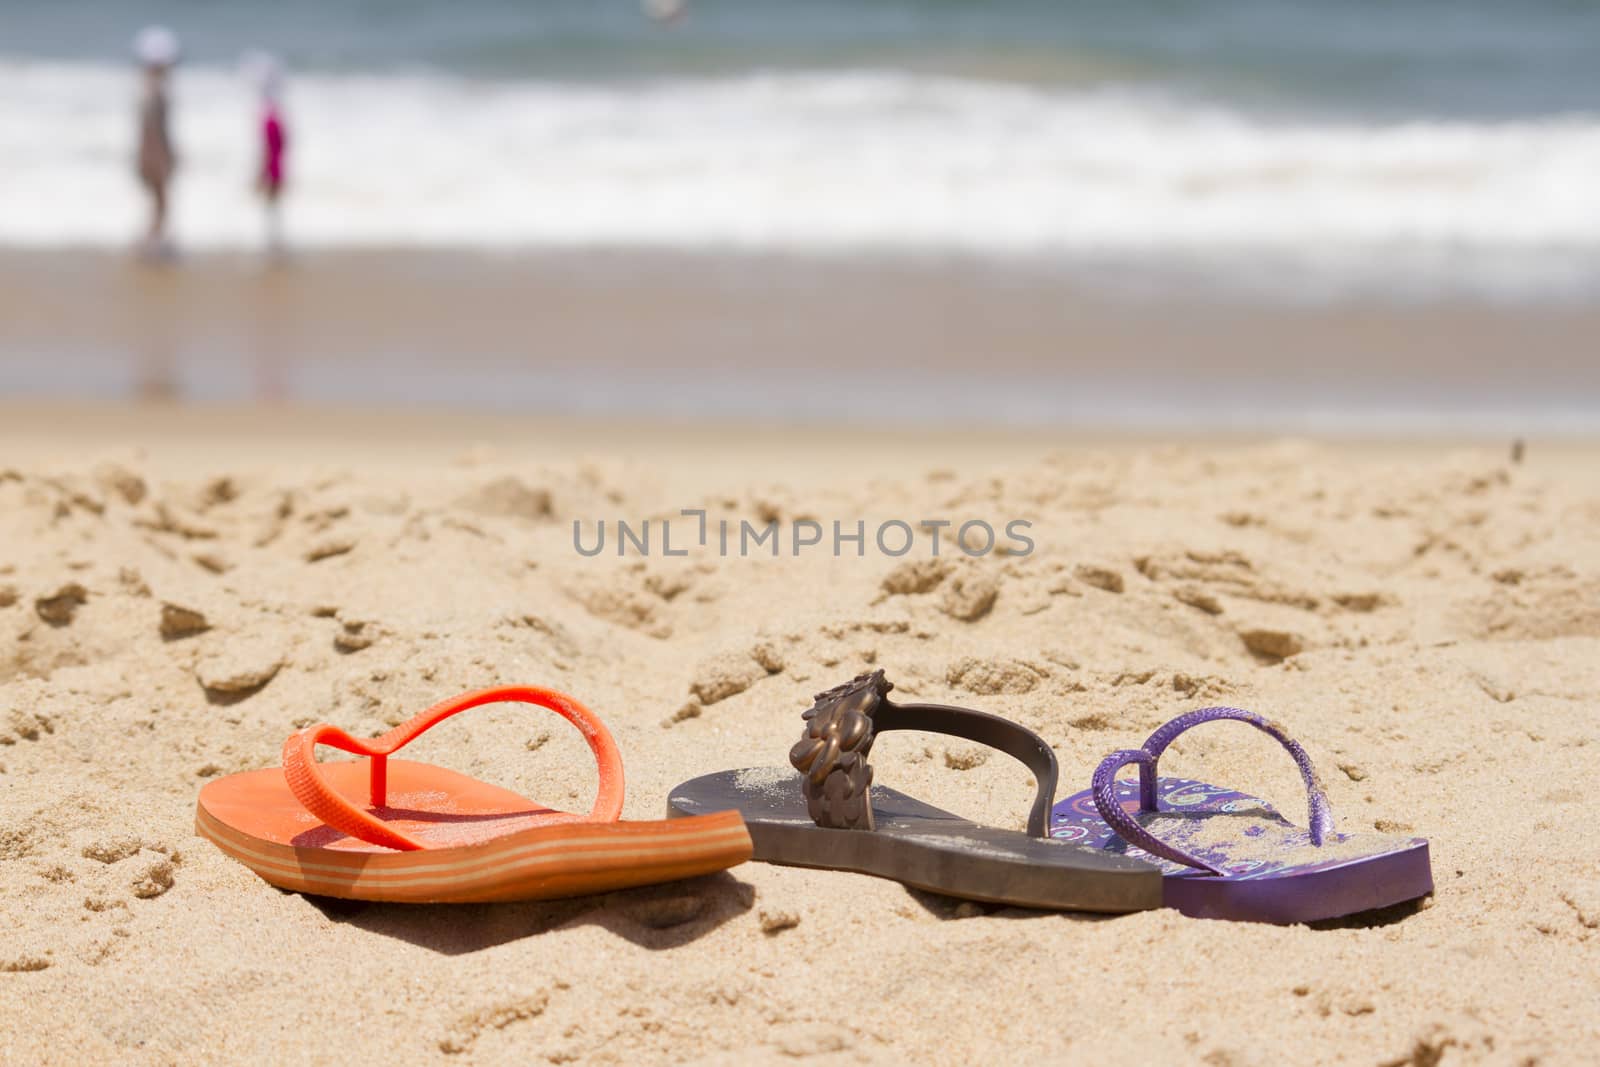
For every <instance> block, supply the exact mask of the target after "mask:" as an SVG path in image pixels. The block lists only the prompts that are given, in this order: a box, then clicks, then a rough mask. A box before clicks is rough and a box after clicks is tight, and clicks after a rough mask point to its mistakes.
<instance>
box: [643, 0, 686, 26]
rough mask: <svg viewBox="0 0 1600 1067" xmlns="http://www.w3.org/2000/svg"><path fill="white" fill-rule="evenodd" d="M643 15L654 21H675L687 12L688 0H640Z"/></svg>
mask: <svg viewBox="0 0 1600 1067" xmlns="http://www.w3.org/2000/svg"><path fill="white" fill-rule="evenodd" d="M639 6H640V7H641V8H643V10H644V13H645V16H646V17H647V18H650V19H653V20H655V21H656V22H661V23H668V22H677V21H678V20H679V19H681V18H682V17H683V16H684V15H685V14H687V13H688V9H689V2H688V0H640V5H639Z"/></svg>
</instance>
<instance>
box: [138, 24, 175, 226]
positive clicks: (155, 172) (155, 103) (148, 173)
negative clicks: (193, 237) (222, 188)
mask: <svg viewBox="0 0 1600 1067" xmlns="http://www.w3.org/2000/svg"><path fill="white" fill-rule="evenodd" d="M133 51H134V55H135V56H136V57H137V58H138V60H139V63H140V65H141V66H143V68H144V91H143V95H142V97H141V99H140V101H139V148H138V157H137V165H138V173H139V181H140V182H141V183H143V185H144V187H145V190H146V191H147V192H148V193H149V194H150V225H149V228H148V229H147V230H146V231H145V237H144V243H143V248H144V251H145V252H146V253H151V254H157V255H160V254H164V253H166V252H167V251H168V250H169V246H168V244H167V239H166V230H167V210H168V187H169V186H170V185H171V183H172V176H173V173H174V172H175V171H176V170H177V166H178V158H177V153H176V152H174V151H173V147H172V130H171V118H170V114H169V112H170V107H169V104H168V98H167V76H168V73H169V72H170V71H171V70H172V67H173V65H174V64H176V63H177V62H178V55H179V46H178V37H177V35H176V34H174V33H173V32H172V31H171V30H169V29H167V28H166V27H165V26H146V27H145V28H144V29H142V30H140V31H139V34H138V36H136V37H135V38H134V39H133Z"/></svg>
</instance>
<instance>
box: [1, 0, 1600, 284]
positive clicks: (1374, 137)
mask: <svg viewBox="0 0 1600 1067" xmlns="http://www.w3.org/2000/svg"><path fill="white" fill-rule="evenodd" d="M146 21H162V22H165V23H167V24H169V25H171V26H172V27H173V28H174V29H176V30H177V31H178V32H179V34H180V35H181V36H182V37H183V39H184V41H185V45H186V58H185V63H184V65H183V66H182V68H181V69H180V71H179V72H178V74H177V77H176V80H175V83H174V90H173V91H174V115H175V132H176V137H177V141H178V147H179V151H180V154H181V158H182V163H183V170H182V173H181V177H180V184H179V186H178V189H177V204H176V211H175V229H176V232H177V235H178V237H179V239H180V240H181V241H182V242H183V243H184V244H185V245H187V246H189V247H192V248H202V249H204V248H240V247H250V246H252V245H254V244H256V243H257V242H258V241H259V239H260V232H261V220H260V218H259V217H258V213H257V211H256V210H255V209H254V208H253V205H252V202H251V199H250V196H249V184H250V180H251V175H252V167H253V160H254V151H255V149H254V146H253V143H252V136H253V132H254V130H253V118H252V116H253V106H254V105H253V99H252V91H251V89H250V87H249V86H248V84H246V82H245V80H244V79H243V78H242V77H241V76H240V74H239V73H238V59H239V56H240V54H241V53H242V52H244V51H245V50H246V49H251V48H266V49H270V50H273V51H275V52H277V53H279V54H281V55H282V56H283V57H284V58H285V60H286V62H287V64H288V66H289V69H290V72H291V74H290V79H289V85H288V94H287V107H288V112H289V117H290V124H291V137H292V148H291V152H292V155H291V164H290V165H291V181H292V183H293V184H292V199H291V201H290V203H289V215H288V226H289V233H290V235H291V238H292V240H293V241H295V242H296V243H297V244H299V245H301V246H309V247H317V246H323V247H341V246H345V247H347V246H379V247H386V246H399V247H407V246H422V247H427V246H437V247H460V246H467V247H484V248H492V249H516V248H527V247H536V248H548V247H597V246H649V247H668V248H708V249H717V248H736V249H741V250H751V249H754V250H766V249H771V250H777V251H784V252H800V253H819V254H828V255H833V254H854V253H860V252H889V253H895V254H903V253H909V254H916V255H962V256H982V257H995V258H1000V259H1028V258H1038V257H1043V258H1047V259H1066V260H1073V259H1076V260H1083V261H1099V260H1104V261H1108V262H1115V263H1119V264H1121V263H1134V264H1147V265H1149V264H1156V265H1171V264H1174V263H1178V264H1188V265H1190V266H1191V267H1193V268H1194V270H1195V272H1197V273H1199V274H1201V275H1207V274H1210V273H1218V274H1224V275H1229V276H1239V277H1243V276H1250V277H1255V278H1261V277H1266V278H1272V277H1275V276H1278V275H1280V274H1284V275H1286V276H1292V277H1293V278H1294V279H1295V284H1296V285H1300V286H1307V285H1313V286H1324V287H1326V288H1328V289H1330V290H1332V289H1344V288H1349V287H1357V288H1366V289H1370V290H1373V291H1380V292H1399V293H1421V294H1431V293H1438V292H1454V291H1472V292H1475V293H1490V294H1494V295H1496V296H1506V297H1511V298H1526V297H1536V298H1544V297H1552V296H1553V297H1558V298H1559V297H1572V296H1574V295H1576V296H1578V297H1587V296H1589V295H1592V294H1593V293H1594V292H1596V291H1597V290H1600V194H1597V190H1600V4H1596V3H1591V2H1588V0H1521V2H1518V3H1508V2H1504V0H1499V2H1496V0H1387V2H1382V0H1216V2H1213V3H1206V4H1196V3H1192V2H1180V0H1126V2H1120V3H1116V4H1107V3H1104V2H1093V3H1091V2H1087V0H1009V2H992V3H982V2H978V0H787V2H781V0H689V7H688V11H687V16H686V17H685V18H683V19H681V20H680V21H678V22H676V23H674V24H672V25H667V26H663V25H659V24H656V23H654V22H652V21H651V20H649V19H648V18H645V17H644V16H643V15H642V13H641V10H640V8H639V6H638V3H637V0H570V2H559V3H556V2H532V0H460V2H454V3H450V4H441V3H427V2H423V0H321V2H316V0H280V2H277V3H274V4H270V5H268V4H260V3H254V2H250V0H216V2H213V3H208V4H203V5H202V4H195V3H192V2H185V0H152V2H149V3H145V4H140V5H135V4H130V3H127V2H125V0H80V2H73V3H61V2H57V0H0V161H3V165H0V245H13V246H18V245H20V246H35V247H61V246H108V247H116V246H122V245H125V244H126V243H127V242H128V241H129V240H130V239H131V237H132V236H133V235H134V234H135V233H136V232H137V229H138V226H139V222H140V215H141V210H142V205H141V203H140V199H139V191H138V189H137V187H136V186H135V184H134V183H133V180H132V177H131V159H130V157H131V148H132V144H131V142H132V137H133V109H134V101H135V91H136V80H135V75H134V71H133V70H132V67H131V63H130V59H129V56H128V42H129V40H130V39H131V37H132V35H133V33H134V32H135V31H136V30H137V29H138V28H139V26H140V25H141V24H143V23H144V22H146ZM1280 266H1283V267H1287V268H1292V269H1290V270H1288V271H1280V270H1279V267H1280ZM1213 268H1214V270H1213Z"/></svg>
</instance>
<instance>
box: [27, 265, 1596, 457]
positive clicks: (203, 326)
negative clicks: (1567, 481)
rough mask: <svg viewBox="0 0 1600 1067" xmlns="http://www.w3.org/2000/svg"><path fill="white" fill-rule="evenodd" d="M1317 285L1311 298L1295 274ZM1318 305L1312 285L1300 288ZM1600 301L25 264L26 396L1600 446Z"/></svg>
mask: <svg viewBox="0 0 1600 1067" xmlns="http://www.w3.org/2000/svg"><path fill="white" fill-rule="evenodd" d="M1291 281H1292V280H1291ZM1290 287H1291V288H1292V286H1290ZM1597 348H1600V308H1596V307H1593V306H1586V305H1584V304H1581V303H1550V304H1543V305H1541V304H1504V305H1495V304H1488V303H1481V302H1477V303H1474V302H1459V301H1434V302H1416V301H1409V302H1408V301H1402V300H1394V301H1383V300H1377V299H1373V298H1370V297H1363V298H1359V299H1357V298H1351V299H1346V300H1324V301H1319V302H1300V303H1295V302H1291V301H1288V300H1285V299H1282V298H1279V297H1270V296H1266V295H1262V294H1260V293H1255V294H1251V293H1246V292H1242V291H1234V290H1228V289H1224V288H1219V287H1218V286H1216V285H1213V284H1211V283H1209V282H1208V281H1207V280H1206V279H1203V278H1188V279H1186V278H1184V277H1183V276H1181V275H1178V274H1174V275H1171V276H1168V277H1165V278H1152V277H1146V278H1144V279H1143V280H1142V281H1141V280H1140V276H1138V275H1137V274H1133V275H1125V274H1115V273H1111V272H1108V273H1106V274H1103V275H1101V274H1096V273H1094V272H1090V271H1086V270H1084V269H1069V268H1067V267H1061V266H1057V267H1050V266H1046V265H1042V264H1034V265H1032V266H1027V265H1017V264H1010V265H1005V266H1001V265H998V264H995V263H990V262H986V261H980V260H954V261H935V260H919V259H913V258H892V257H878V258H875V259H848V260H846V259H839V260H830V259H826V258H785V257H774V256H761V255H732V254H730V255H691V254H674V253H661V252H639V251H615V252H603V251H602V252H586V253H539V254H532V253H530V254H505V255H485V254H480V253H466V252H460V253H454V252H416V251H395V252H388V253H385V252H376V251H375V252H313V253H307V254H305V255H304V256H302V257H299V258H296V259H294V260H292V261H290V262H288V263H285V264H280V265H278V266H268V265H265V264H263V263H262V262H261V261H260V260H258V259H255V258H253V257H246V256H232V255H215V256H197V257H194V258H190V259H186V260H182V261H180V262H178V263H176V264H174V265H171V266H168V267H150V266H146V265H141V264H138V263H135V262H133V261H131V260H129V259H128V258H126V257H122V256H117V255H112V254H108V253H94V252H52V253H42V252H41V253H29V252H18V251H12V252H6V253H0V391H3V392H4V393H5V394H6V395H10V396H30V397H41V396H45V397H47V396H51V395H55V396H61V395H66V394H68V393H72V394H77V395H82V394H83V393H85V392H86V393H88V394H89V395H91V396H98V397H101V398H105V399H112V398H120V397H127V396H131V395H136V394H143V395H157V396H173V395H178V396H186V397H190V398H198V399H203V400H210V401H217V400H223V401H241V400H250V399H257V398H265V399H299V400H306V401H311V402H315V403H331V404H341V405H346V406H350V405H361V404H369V403H377V404H388V405H419V406H429V407H438V406H440V405H446V406H451V405H453V406H456V407H460V408H480V409H481V408H492V409H497V410H501V411H512V410H514V411H529V412H538V413H541V414H546V413H566V414H598V415H612V416H615V415H624V416H626V415H632V414H639V413H645V412H650V413H655V414H657V415H662V414H665V415H668V416H676V417H680V418H684V419H694V418H700V417H715V418H718V419H728V418H746V419H750V420H752V421H760V420H768V419H770V420H780V421H782V420H791V421H809V420H814V419H819V418H821V419H830V418H835V419H837V418H842V419H845V420H848V421H851V422H855V423H872V422H875V421H887V422H892V423H899V424H904V423H916V422H922V423H925V424H932V423H953V424H957V425H962V426H967V425H974V424H977V425H982V424H988V425H1001V426H1004V425H1012V426H1016V425H1031V426H1037V427H1056V428H1059V427H1062V426H1075V427H1080V428H1086V429H1091V430H1100V431H1105V430H1117V429H1123V430H1149V429H1156V428H1164V429H1169V430H1170V429H1173V428H1175V427H1176V428H1180V429H1182V430H1184V431H1185V432H1189V433H1204V432H1212V431H1218V430H1223V431H1226V430H1244V431H1265V432H1286V431H1287V432H1299V431H1312V432H1316V431H1330V432H1339V433H1347V434H1349V433H1353V434H1357V435H1363V434H1372V433H1392V432H1402V433H1408V434H1409V433H1443V434H1451V433H1456V434H1460V433H1469V434H1470V433H1474V432H1483V433H1494V434H1512V433H1523V434H1537V433H1540V432H1546V433H1572V432H1578V433H1586V432H1589V431H1592V430H1593V429H1594V428H1595V427H1596V426H1597V425H1600V362H1597V361H1595V360H1594V359H1592V358H1591V357H1590V356H1589V355H1588V353H1590V352H1592V351H1595V350H1596V349H1597Z"/></svg>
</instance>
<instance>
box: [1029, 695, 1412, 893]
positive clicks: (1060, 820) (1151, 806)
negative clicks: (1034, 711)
mask: <svg viewBox="0 0 1600 1067" xmlns="http://www.w3.org/2000/svg"><path fill="white" fill-rule="evenodd" d="M1224 719H1231V720H1234V721H1237V722H1244V723H1249V724H1250V725H1251V726H1254V727H1255V728H1256V729H1258V730H1260V731H1262V732H1263V733H1266V734H1269V735H1270V736H1272V737H1273V738H1275V739H1276V740H1277V741H1278V743H1279V744H1281V745H1283V747H1284V748H1286V749H1288V750H1289V754H1290V755H1291V756H1293V757H1294V762H1295V765H1296V766H1298V767H1299V768H1300V777H1301V778H1303V779H1304V780H1305V784H1306V792H1307V794H1308V797H1309V801H1310V826H1309V829H1301V828H1299V827H1297V826H1295V825H1293V824H1292V823H1290V822H1289V821H1288V820H1287V819H1285V818H1284V817H1283V816H1282V815H1280V814H1278V813H1277V812H1276V811H1275V810H1273V808H1272V806H1271V805H1270V804H1268V803H1267V802H1266V801H1264V800H1262V799H1260V798H1259V797H1253V796H1250V795H1249V794H1247V793H1240V792H1237V791H1235V790H1232V789H1223V788H1221V787H1220V786H1214V785H1208V784H1206V783H1205V782H1196V781H1191V780H1189V779H1186V778H1158V777H1157V776H1156V762H1157V761H1158V760H1159V759H1160V758H1161V754H1162V753H1163V752H1165V751H1166V748H1167V746H1168V745H1169V744H1171V743H1172V741H1173V739H1174V738H1176V737H1177V736H1178V735H1179V734H1181V733H1183V732H1184V731H1185V730H1187V729H1189V728H1190V727H1191V726H1198V725H1199V724H1201V723H1204V722H1215V721H1217V720H1224ZM1129 764H1136V765H1137V766H1138V768H1139V782H1138V784H1137V785H1135V784H1134V783H1132V782H1119V781H1117V772H1118V771H1120V770H1121V769H1122V768H1124V767H1126V766H1128V765H1129ZM1050 836H1051V837H1054V838H1057V839H1059V840H1062V841H1069V842H1071V843H1073V844H1076V845H1086V846H1088V847H1090V848H1099V849H1104V850H1106V851H1108V852H1115V853H1121V854H1124V855H1127V856H1129V857H1133V858H1136V859H1142V860H1146V861H1148V862H1151V863H1154V864H1156V865H1157V866H1159V867H1161V869H1162V872H1163V874H1164V876H1165V877H1164V878H1163V879H1162V885H1163V893H1162V896H1163V902H1164V904H1165V905H1166V906H1167V907H1169V908H1176V909H1178V910H1179V911H1181V912H1183V913H1184V914H1185V915H1193V916H1197V917H1200V918H1207V919H1239V920H1247V921H1255V922H1274V923H1299V922H1312V921H1315V920H1318V919H1332V918H1336V917H1338V916H1341V915H1351V914H1354V913H1356V912H1361V911H1369V910H1371V909H1373V908H1382V907H1387V906H1389V905H1392V904H1400V903H1403V902H1405V901H1408V900H1415V899H1417V898H1418V897H1423V896H1426V895H1427V894H1429V893H1431V892H1433V873H1432V868H1431V867H1430V865H1429V862H1428V842H1427V841H1426V840H1424V839H1423V838H1420V837H1412V838H1405V837H1397V836H1394V835H1387V834H1341V833H1338V832H1336V831H1335V830H1334V828H1333V815H1332V812H1331V811H1330V810H1329V808H1328V798H1327V795H1326V794H1325V793H1324V792H1323V788H1322V783H1321V781H1320V780H1318V778H1317V772H1316V770H1315V769H1314V768H1313V767H1312V766H1311V758H1310V757H1309V756H1307V755H1306V752H1305V749H1303V748H1301V747H1300V745H1299V744H1298V743H1296V742H1295V741H1294V739H1293V738H1291V737H1290V736H1289V735H1288V734H1287V733H1286V732H1285V731H1284V729H1283V727H1282V726H1280V725H1278V724H1277V723H1275V722H1273V721H1271V720H1270V719H1267V718H1265V717H1264V716H1261V715H1257V714H1256V713H1255V712H1251V711H1244V710H1241V709H1239V708H1202V709H1200V710H1199V711H1191V712H1189V713H1188V714H1186V715H1180V716H1179V717H1178V718H1176V719H1173V720H1172V721H1171V722H1169V723H1167V724H1166V725H1165V726H1163V727H1161V728H1160V729H1158V730H1157V731H1156V732H1155V733H1153V734H1151V735H1150V737H1149V739H1148V740H1146V741H1145V743H1144V745H1143V746H1142V747H1140V748H1137V749H1125V750H1123V751H1121V752H1113V753H1112V754H1111V755H1110V756H1108V757H1106V759H1105V760H1104V762H1102V763H1101V764H1100V766H1099V767H1098V768H1096V770H1095V772H1094V781H1093V785H1092V787H1091V788H1089V789H1086V790H1084V791H1083V792H1081V793H1077V794H1075V795H1073V796H1070V797H1068V798H1067V799H1066V800H1063V801H1061V802H1060V803H1058V804H1056V805H1055V807H1054V809H1053V810H1052V812H1051V825H1050Z"/></svg>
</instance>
